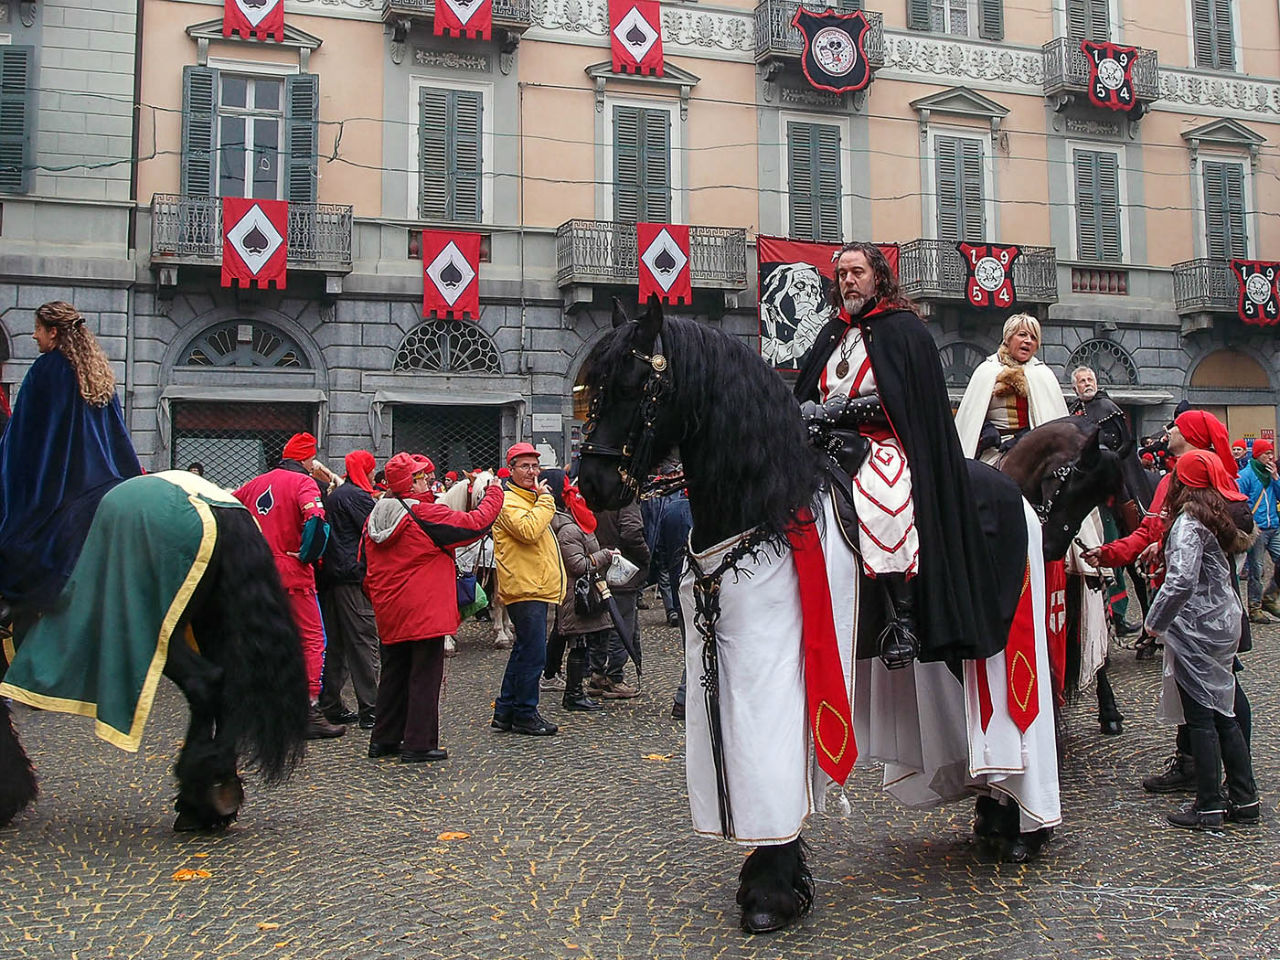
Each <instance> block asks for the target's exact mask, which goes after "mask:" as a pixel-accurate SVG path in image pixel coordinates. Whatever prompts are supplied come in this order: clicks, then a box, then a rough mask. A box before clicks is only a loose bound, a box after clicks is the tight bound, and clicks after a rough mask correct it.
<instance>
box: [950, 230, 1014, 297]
mask: <svg viewBox="0 0 1280 960" xmlns="http://www.w3.org/2000/svg"><path fill="white" fill-rule="evenodd" d="M956 249H957V250H958V251H960V256H961V257H962V258H963V259H964V266H965V272H966V277H965V282H964V295H965V299H967V300H968V301H969V302H970V303H971V304H973V305H974V306H975V307H1012V306H1013V305H1014V304H1015V303H1016V302H1017V300H1018V291H1017V290H1016V289H1014V286H1013V262H1014V261H1015V260H1017V259H1018V257H1020V256H1022V251H1021V250H1020V249H1018V248H1017V247H999V246H996V245H995V244H993V243H978V244H971V243H965V242H963V241H961V242H960V243H957V244H956Z"/></svg>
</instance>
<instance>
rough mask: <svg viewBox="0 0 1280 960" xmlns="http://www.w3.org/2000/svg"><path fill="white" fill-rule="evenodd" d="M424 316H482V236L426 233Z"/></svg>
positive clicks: (424, 247) (424, 246)
mask: <svg viewBox="0 0 1280 960" xmlns="http://www.w3.org/2000/svg"><path fill="white" fill-rule="evenodd" d="M422 315H423V316H424V317H454V318H457V319H461V318H462V317H464V316H469V317H471V319H473V320H475V319H478V318H479V317H480V234H478V233H450V232H446V231H442V230H423V231H422Z"/></svg>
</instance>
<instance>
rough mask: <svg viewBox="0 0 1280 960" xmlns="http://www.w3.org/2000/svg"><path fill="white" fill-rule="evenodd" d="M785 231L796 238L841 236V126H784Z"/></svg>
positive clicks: (833, 239)
mask: <svg viewBox="0 0 1280 960" xmlns="http://www.w3.org/2000/svg"><path fill="white" fill-rule="evenodd" d="M787 131H788V132H787V167H788V178H789V182H788V206H789V209H790V224H789V230H788V233H789V235H790V236H792V237H795V238H796V239H797V240H823V241H826V242H828V243H838V242H839V241H840V239H841V223H840V220H841V214H840V211H841V199H842V198H841V192H840V128H839V127H837V126H833V125H830V124H816V123H790V124H788V125H787Z"/></svg>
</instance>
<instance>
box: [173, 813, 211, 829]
mask: <svg viewBox="0 0 1280 960" xmlns="http://www.w3.org/2000/svg"><path fill="white" fill-rule="evenodd" d="M173 829H174V832H176V833H199V832H200V831H201V830H207V829H208V825H207V824H206V823H205V821H204V820H202V819H201V818H200V817H197V816H196V815H195V814H194V813H191V812H189V811H187V810H183V811H182V812H181V813H179V814H178V817H177V819H176V820H174V821H173Z"/></svg>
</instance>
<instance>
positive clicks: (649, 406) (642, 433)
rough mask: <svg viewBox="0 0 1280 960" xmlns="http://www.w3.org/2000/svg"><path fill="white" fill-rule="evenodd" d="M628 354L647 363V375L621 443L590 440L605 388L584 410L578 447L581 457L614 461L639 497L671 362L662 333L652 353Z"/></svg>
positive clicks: (625, 482) (624, 481)
mask: <svg viewBox="0 0 1280 960" xmlns="http://www.w3.org/2000/svg"><path fill="white" fill-rule="evenodd" d="M631 356H633V357H635V358H636V359H637V360H640V361H641V362H642V363H646V364H648V366H649V375H648V377H646V378H645V381H644V388H643V395H642V396H641V399H640V403H639V404H638V405H637V406H636V409H635V413H634V414H632V417H631V424H630V425H629V426H628V427H627V432H626V433H625V434H623V438H622V446H621V447H610V446H605V445H604V444H602V443H593V442H592V440H591V435H592V433H594V432H595V428H596V421H597V420H598V418H599V415H600V405H601V403H602V401H603V397H604V391H603V390H600V391H598V392H597V393H596V395H595V396H594V397H592V398H591V406H590V408H589V409H588V411H587V423H586V426H585V427H584V428H583V439H582V443H581V444H580V445H579V446H578V450H579V451H580V452H581V453H582V455H584V456H593V457H609V458H611V459H615V460H617V461H618V477H619V478H620V479H621V481H622V485H623V486H624V487H625V488H626V489H628V490H630V491H631V493H632V494H633V495H635V496H639V495H640V488H641V486H642V485H643V483H644V481H645V474H646V473H647V472H648V469H649V465H650V460H651V459H652V457H653V445H654V440H655V431H654V424H656V423H657V419H658V413H659V411H660V410H661V408H662V404H663V401H664V400H666V398H667V395H668V394H669V393H670V390H671V371H670V367H671V365H670V363H669V362H668V361H667V357H666V355H665V354H664V353H663V352H662V334H661V333H659V334H658V335H657V337H656V338H655V339H654V343H653V353H652V354H644V353H641V352H640V351H639V350H634V349H633V350H632V351H631Z"/></svg>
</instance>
